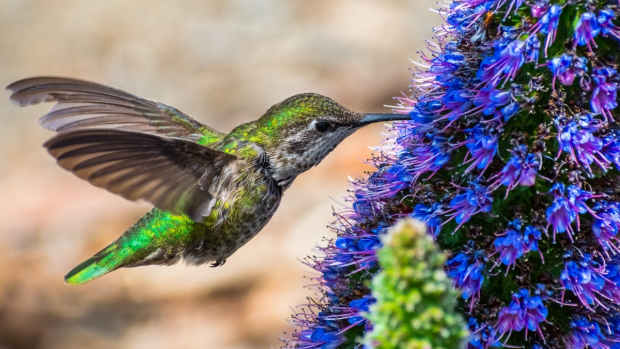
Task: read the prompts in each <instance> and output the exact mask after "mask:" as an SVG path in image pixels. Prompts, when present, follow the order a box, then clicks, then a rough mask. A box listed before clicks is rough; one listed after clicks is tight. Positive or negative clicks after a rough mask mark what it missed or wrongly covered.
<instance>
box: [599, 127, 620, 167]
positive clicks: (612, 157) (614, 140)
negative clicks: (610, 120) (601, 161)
mask: <svg viewBox="0 0 620 349" xmlns="http://www.w3.org/2000/svg"><path fill="white" fill-rule="evenodd" d="M602 153H603V154H604V156H605V158H606V159H607V160H609V161H611V162H612V163H613V164H614V165H615V166H616V169H617V170H619V171H620V130H618V129H617V130H614V131H612V132H610V133H609V134H608V135H606V136H605V137H603V150H602Z"/></svg>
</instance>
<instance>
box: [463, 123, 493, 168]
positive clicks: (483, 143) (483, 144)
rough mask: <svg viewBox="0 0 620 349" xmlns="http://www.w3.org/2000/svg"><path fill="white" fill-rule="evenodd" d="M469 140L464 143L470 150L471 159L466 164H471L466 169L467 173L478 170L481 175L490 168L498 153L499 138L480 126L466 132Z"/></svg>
mask: <svg viewBox="0 0 620 349" xmlns="http://www.w3.org/2000/svg"><path fill="white" fill-rule="evenodd" d="M465 134H466V135H467V140H466V141H465V142H464V143H465V145H466V146H467V149H468V150H469V155H470V159H469V160H466V161H465V163H469V162H471V164H470V165H469V166H468V167H467V169H465V173H468V172H469V171H471V170H473V169H474V168H477V169H479V170H480V173H481V174H482V173H484V171H485V170H486V169H487V167H489V165H490V164H491V162H492V161H493V158H494V157H495V154H496V153H497V145H498V144H497V136H496V135H494V134H491V133H490V132H489V131H488V130H486V129H485V128H484V127H482V126H480V125H476V126H474V127H472V128H468V129H466V130H465Z"/></svg>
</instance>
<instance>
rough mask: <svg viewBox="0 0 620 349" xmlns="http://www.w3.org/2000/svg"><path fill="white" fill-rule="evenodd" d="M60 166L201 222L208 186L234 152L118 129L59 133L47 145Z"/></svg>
mask: <svg viewBox="0 0 620 349" xmlns="http://www.w3.org/2000/svg"><path fill="white" fill-rule="evenodd" d="M45 147H46V148H47V149H48V151H49V153H50V154H51V155H52V156H54V157H55V158H56V159H57V161H58V164H59V165H60V166H61V167H63V168H65V169H67V170H69V171H71V172H73V173H74V174H75V175H76V176H78V177H80V178H82V179H85V180H87V181H89V182H90V183H91V184H93V185H95V186H98V187H101V188H105V189H107V190H108V191H110V192H112V193H115V194H118V195H120V196H122V197H124V198H126V199H129V200H139V199H143V200H146V201H149V202H151V203H152V204H153V205H155V206H157V207H158V208H160V209H163V210H167V211H172V212H175V213H185V214H187V215H188V216H190V217H191V218H192V219H194V220H196V221H200V220H201V219H202V218H203V217H204V215H206V214H208V212H204V207H206V206H208V204H209V202H210V201H211V200H212V199H213V193H211V192H209V188H210V187H211V184H212V183H213V181H214V180H216V179H217V178H218V177H219V176H220V175H221V171H222V169H223V168H225V167H226V166H227V165H228V164H229V163H230V162H232V161H235V160H237V158H236V157H235V156H233V155H230V154H227V153H223V152H220V151H217V150H214V149H210V148H207V147H204V146H201V145H199V144H196V143H193V142H190V141H187V140H184V139H180V138H169V137H160V136H157V135H153V134H148V133H139V132H131V131H124V130H118V129H82V130H74V131H70V132H62V133H59V134H58V135H56V136H55V137H53V138H52V139H50V140H49V141H47V142H46V143H45Z"/></svg>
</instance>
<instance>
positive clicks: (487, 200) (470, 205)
mask: <svg viewBox="0 0 620 349" xmlns="http://www.w3.org/2000/svg"><path fill="white" fill-rule="evenodd" d="M463 189H464V192H463V193H461V194H458V195H456V196H455V197H454V198H453V199H452V200H451V201H450V205H449V206H450V209H449V210H448V211H446V212H445V213H446V214H448V216H449V217H450V219H448V220H447V221H445V222H444V224H446V223H447V222H449V221H450V220H452V219H453V218H454V219H455V220H456V223H457V224H458V226H457V227H456V228H455V229H454V231H457V230H458V229H459V228H460V227H461V226H462V225H463V224H465V223H467V222H468V221H469V219H470V218H471V217H472V216H473V215H475V214H477V213H479V212H489V211H491V206H492V204H493V198H492V197H491V196H489V192H488V190H487V188H486V187H485V186H482V185H480V184H478V183H473V185H472V186H471V187H469V188H463Z"/></svg>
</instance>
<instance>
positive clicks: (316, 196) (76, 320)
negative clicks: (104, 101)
mask: <svg viewBox="0 0 620 349" xmlns="http://www.w3.org/2000/svg"><path fill="white" fill-rule="evenodd" d="M174 4H177V5H174ZM432 5H433V1H431V0H424V1H421V0H398V1H396V0H395V1H359V0H358V1H354V0H347V1H330V0H320V1H318V0H313V1H249V0H246V1H243V0H230V1H183V2H171V1H166V2H164V1H161V2H155V1H147V0H141V1H121V0H110V1H99V2H97V1H43V0H41V1H26V0H3V1H2V6H0V62H2V66H1V67H0V83H1V84H3V85H6V84H8V83H10V82H11V81H13V80H15V79H19V78H23V77H27V76H32V75H39V74H47V75H49V74H53V75H63V76H72V77H80V78H85V79H89V80H94V81H98V82H102V83H106V84H109V85H112V86H115V87H119V88H122V89H125V90H127V91H129V92H132V93H136V94H138V95H141V96H144V97H147V98H150V99H155V100H159V101H162V102H165V103H168V104H171V105H174V106H176V107H178V108H179V109H181V110H183V111H185V112H186V113H188V114H190V115H193V116H194V117H195V118H197V119H198V120H200V121H202V122H204V123H207V124H209V125H211V126H214V127H216V128H218V129H220V130H223V131H228V130H230V129H231V128H232V127H233V126H234V125H235V124H237V123H240V122H243V121H247V120H250V119H253V118H256V117H258V116H259V115H260V114H262V113H263V112H264V111H265V110H266V109H267V108H268V107H269V106H270V105H271V104H274V103H276V102H278V101H280V100H282V99H284V98H285V97H287V96H289V95H292V94H294V93H298V92H306V91H313V92H319V93H323V94H326V95H329V96H332V97H333V98H335V99H336V100H338V101H340V102H342V103H343V104H345V105H347V106H349V107H350V108H352V109H355V110H360V111H382V110H384V109H383V108H382V105H383V104H386V103H391V102H392V101H391V96H394V95H397V94H399V91H400V90H403V89H406V86H407V84H408V71H407V69H408V67H409V58H410V57H415V55H416V50H418V49H419V48H420V47H421V46H422V42H423V41H422V40H423V39H424V38H429V37H430V33H431V27H432V25H433V24H434V23H435V22H437V21H438V18H437V17H435V16H434V15H433V14H432V13H430V12H429V11H428V8H429V7H431V6H432ZM6 97H7V96H6V95H5V96H4V98H0V120H1V121H2V127H1V128H0V136H1V137H0V146H1V148H0V159H2V160H1V161H0V189H1V193H2V195H1V196H0V222H1V223H0V349H8V348H11V349H13V348H20V349H21V348H28V349H39V348H89V349H98V348H109V347H116V348H153V349H156V348H238V349H241V348H275V347H278V346H279V344H280V343H279V341H278V338H279V337H280V336H281V335H282V332H283V331H285V330H286V329H287V327H288V322H287V321H288V317H289V315H290V314H291V307H293V306H295V305H297V304H299V303H301V302H303V300H304V298H305V296H306V295H308V292H309V291H308V290H307V289H305V288H304V287H303V285H304V283H305V282H306V281H305V280H304V279H303V275H305V274H308V273H309V272H310V271H309V270H308V268H306V267H305V266H303V265H302V264H301V263H300V262H299V259H301V258H302V257H304V256H305V255H307V254H310V253H312V251H313V247H314V246H315V245H317V244H318V243H320V242H321V239H322V237H323V236H326V235H328V232H327V230H326V229H325V225H326V224H327V223H328V222H329V221H330V220H331V206H336V207H337V206H339V205H342V197H343V195H344V193H345V190H346V188H347V176H353V177H356V176H360V175H361V174H362V173H363V171H364V170H365V169H367V167H365V165H364V164H363V160H364V159H365V158H367V156H368V154H369V150H368V147H369V146H373V145H377V144H379V142H380V133H381V126H374V127H368V128H366V129H364V130H362V131H360V132H358V133H357V134H355V135H354V136H352V137H351V138H350V139H348V140H346V141H345V143H344V144H342V145H341V146H340V147H339V148H338V149H336V150H335V151H334V153H332V154H331V155H330V156H329V157H328V158H327V159H326V160H325V161H323V163H321V165H320V166H318V167H317V168H315V169H313V170H311V171H310V172H309V173H307V174H305V175H303V176H301V177H300V178H298V179H297V181H296V182H295V183H294V184H293V186H292V188H291V189H289V191H288V192H287V193H286V195H285V197H284V200H283V202H282V204H281V206H280V209H279V211H278V212H277V213H276V215H275V216H274V218H273V219H272V220H271V222H270V223H269V224H268V225H267V227H266V228H265V229H263V231H262V232H261V233H260V234H259V235H258V236H257V237H256V238H254V239H253V240H252V241H250V242H249V243H248V244H247V245H246V246H244V247H242V248H241V249H240V250H239V251H238V252H237V253H236V254H235V255H233V256H232V257H231V258H230V259H229V260H228V262H227V263H226V264H225V265H224V266H223V267H220V268H216V269H211V268H209V267H207V266H201V267H190V266H186V265H184V264H179V265H175V266H173V267H142V268H135V269H123V270H119V271H116V272H113V273H111V274H109V275H107V276H105V277H103V278H101V279H98V280H96V281H94V282H92V283H90V284H87V285H85V286H81V287H75V286H68V285H65V284H64V283H63V275H64V273H65V272H67V271H68V270H69V269H70V268H71V267H73V266H75V265H76V264H77V263H79V262H81V261H82V260H83V259H84V258H87V257H89V256H90V255H92V254H93V253H94V252H96V251H98V250H99V249H100V248H102V247H103V246H104V245H106V244H107V243H108V242H110V241H111V240H113V239H114V238H116V236H118V235H119V234H121V233H122V232H123V231H124V230H125V229H126V228H127V227H128V226H129V225H131V224H132V223H133V222H134V221H135V220H136V219H137V218H138V217H139V216H140V215H141V214H143V213H144V212H146V211H147V210H148V209H149V206H148V205H146V204H136V203H131V202H127V201H125V200H123V199H121V198H118V197H116V196H114V195H112V194H109V193H107V192H105V191H103V190H100V189H96V188H94V187H91V186H90V185H88V184H87V183H85V182H83V181H80V180H79V179H77V178H75V177H73V176H72V175H71V174H69V173H68V172H66V171H63V170H61V169H60V168H58V167H57V166H56V165H55V164H54V161H53V159H52V158H51V157H49V156H48V155H47V154H46V153H45V151H44V150H43V149H42V148H41V143H42V142H43V141H44V140H45V139H47V138H48V137H49V136H50V135H51V133H50V132H48V131H45V130H42V129H40V128H39V127H38V125H37V122H36V117H37V116H39V115H41V114H42V113H43V112H45V111H46V110H47V109H48V108H49V107H50V106H49V105H45V106H37V107H31V108H27V109H19V108H18V107H16V106H15V105H12V104H10V103H9V102H8V99H7V98H6Z"/></svg>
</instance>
